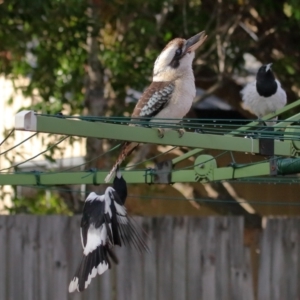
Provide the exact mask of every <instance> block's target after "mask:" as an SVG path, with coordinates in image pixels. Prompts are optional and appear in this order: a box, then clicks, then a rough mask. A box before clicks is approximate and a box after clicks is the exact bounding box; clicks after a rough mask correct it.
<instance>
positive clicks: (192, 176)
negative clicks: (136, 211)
mask: <svg viewBox="0 0 300 300" xmlns="http://www.w3.org/2000/svg"><path fill="white" fill-rule="evenodd" d="M298 105H300V100H298V101H297V102H294V103H292V104H290V105H288V106H286V107H285V108H283V109H281V110H279V111H277V112H276V113H275V114H269V115H268V116H266V117H265V118H263V120H267V119H270V118H273V117H274V116H277V115H279V114H281V113H283V112H285V111H287V110H290V109H293V108H295V107H297V106H298ZM299 119H300V114H297V115H295V116H293V117H291V118H289V119H287V120H286V121H289V122H281V123H279V124H277V125H275V127H276V128H277V129H280V128H281V127H287V126H288V125H290V124H291V122H294V121H297V120H299ZM286 124H287V125H286ZM257 125H258V122H251V123H249V124H248V125H247V126H244V127H240V128H238V129H237V130H235V131H231V132H230V133H228V134H226V135H216V134H202V133H194V132H186V133H185V134H184V135H183V136H182V137H179V134H178V132H177V131H175V130H166V131H165V135H164V137H163V138H160V137H159V136H158V131H157V129H155V128H145V127H140V126H126V125H119V124H112V123H105V122H92V121H86V120H74V119H65V118H61V117H55V116H43V115H36V131H37V132H45V133H53V134H60V135H70V136H81V137H95V138H101V139H104V138H106V139H114V140H120V141H133V142H139V143H150V144H161V145H172V146H182V147H189V148H193V149H192V150H190V151H189V152H187V153H185V154H183V155H181V156H180V157H177V158H175V159H173V160H172V163H173V165H175V164H177V163H179V162H181V161H183V160H185V159H188V158H189V157H191V156H196V155H197V154H199V153H201V152H203V151H204V150H205V149H216V150H223V151H224V150H228V151H240V152H246V153H254V154H258V153H259V140H258V139H251V138H244V137H243V136H242V137H241V136H235V135H241V132H242V131H245V130H249V129H251V127H252V126H257ZM285 133H286V134H289V135H291V136H293V135H294V136H299V137H300V133H299V129H298V128H296V127H288V128H287V130H286V132H285ZM298 146H299V147H298ZM298 149H299V151H298ZM299 152H300V142H298V141H296V140H292V141H290V140H285V141H280V140H274V154H275V155H276V156H298V155H299ZM210 158H212V157H211V156H207V155H200V156H198V157H197V158H196V160H195V163H194V169H190V170H187V169H178V170H176V169H174V170H173V171H172V174H171V178H172V179H171V181H172V182H174V183H176V182H183V183H193V182H199V181H200V182H209V181H219V180H230V179H239V178H248V177H258V176H268V175H270V163H269V162H268V161H263V162H261V163H259V164H249V165H234V166H229V167H222V168H218V167H217V164H216V161H215V160H214V159H210ZM277 169H278V172H279V173H280V174H290V173H292V174H294V173H297V172H300V158H299V159H298V158H286V159H278V160H277ZM106 175H107V171H97V172H52V173H51V172H49V173H37V172H35V173H16V174H3V173H2V174H0V185H46V186H47V185H59V184H61V185H63V184H103V183H104V178H105V176H106ZM123 176H124V178H125V180H126V181H127V182H128V183H129V184H130V183H138V184H141V183H149V184H150V183H151V182H152V175H151V172H149V171H146V170H130V171H124V172H123Z"/></svg>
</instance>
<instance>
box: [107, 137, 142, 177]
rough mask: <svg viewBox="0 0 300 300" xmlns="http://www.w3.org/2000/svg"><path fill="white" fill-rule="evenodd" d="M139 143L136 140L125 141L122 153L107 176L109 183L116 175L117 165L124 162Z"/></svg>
mask: <svg viewBox="0 0 300 300" xmlns="http://www.w3.org/2000/svg"><path fill="white" fill-rule="evenodd" d="M138 145H139V144H138V143H134V142H125V143H123V145H122V150H121V153H120V154H119V156H118V158H117V160H116V162H115V164H114V165H113V167H112V169H111V170H110V172H109V173H108V175H107V176H106V177H105V180H104V181H105V182H106V183H108V182H110V180H111V179H112V177H113V176H114V174H115V172H116V170H117V167H118V166H119V165H120V164H121V163H122V162H123V160H124V159H125V158H126V157H127V156H128V155H129V154H130V153H131V152H132V151H133V150H134V149H135V148H136V147H137V146H138Z"/></svg>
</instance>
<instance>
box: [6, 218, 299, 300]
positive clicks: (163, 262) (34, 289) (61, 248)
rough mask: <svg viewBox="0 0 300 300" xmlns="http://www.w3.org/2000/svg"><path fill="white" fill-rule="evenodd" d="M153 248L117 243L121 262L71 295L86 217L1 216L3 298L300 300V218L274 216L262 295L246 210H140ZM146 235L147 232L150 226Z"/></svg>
mask: <svg viewBox="0 0 300 300" xmlns="http://www.w3.org/2000/svg"><path fill="white" fill-rule="evenodd" d="M135 221H136V222H137V224H139V225H140V226H141V227H142V228H143V230H144V231H145V232H146V233H147V235H145V239H146V243H147V245H148V246H149V248H150V250H151V252H150V253H139V252H138V251H136V250H135V249H134V248H133V247H122V248H120V249H118V250H117V255H118V256H119V259H120V263H119V265H118V266H113V268H112V269H111V270H110V271H108V272H106V273H105V274H104V275H103V276H98V277H97V278H96V279H94V280H93V281H92V283H91V285H90V286H89V288H88V290H87V291H85V292H83V293H81V294H80V293H75V294H68V292H67V289H68V284H69V282H70V280H71V279H72V276H73V275H74V272H75V270H76V268H77V266H78V264H79V262H80V259H81V254H82V250H81V248H80V247H81V242H80V236H79V224H80V217H79V216H75V217H66V216H26V215H18V216H1V217H0V247H1V249H0V299H11V300H15V299H16V300H19V299H23V300H26V299H28V300H35V299H38V300H48V299H49V300H50V299H51V300H52V299H60V300H92V299H102V300H134V299H142V300H150V299H157V300H162V299H163V300H165V299H179V300H181V299H182V300H184V299H187V300H194V299H200V300H214V299H216V300H229V299H230V300H235V299H237V300H254V299H256V298H257V299H258V300H269V299H270V300H276V299H299V284H298V282H299V277H300V260H299V255H300V245H299V243H300V219H297V218H294V219H284V218H281V219H279V218H277V219H269V220H268V222H267V226H266V228H265V229H264V230H263V232H262V235H261V243H260V264H259V270H258V273H259V274H258V295H257V297H255V295H254V292H253V282H252V278H253V276H252V264H251V258H250V249H248V248H247V247H245V246H244V245H243V234H244V230H243V219H242V218H239V217H201V218H199V217H168V216H167V217H157V218H142V217H136V218H135ZM143 234H144V233H143Z"/></svg>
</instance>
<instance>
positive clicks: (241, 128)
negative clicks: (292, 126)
mask: <svg viewBox="0 0 300 300" xmlns="http://www.w3.org/2000/svg"><path fill="white" fill-rule="evenodd" d="M298 106H300V99H299V100H297V101H295V102H293V103H291V104H289V105H286V106H284V107H283V108H282V109H279V110H277V111H276V112H275V113H271V114H268V115H266V116H264V117H263V118H262V120H263V121H266V120H270V119H273V118H274V117H277V116H279V115H280V114H282V113H285V112H287V111H289V110H291V109H294V108H295V107H298ZM299 119H300V114H297V115H295V116H293V117H291V118H289V119H287V121H297V120H299ZM258 124H259V121H254V122H251V123H249V124H247V125H246V126H243V127H240V128H238V129H237V130H233V131H231V132H230V133H229V135H237V134H241V131H245V130H249V129H251V127H255V126H258ZM287 125H289V123H288V122H281V123H278V124H276V125H275V127H277V128H282V127H285V126H287Z"/></svg>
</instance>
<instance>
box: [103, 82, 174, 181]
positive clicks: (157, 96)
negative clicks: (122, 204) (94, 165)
mask: <svg viewBox="0 0 300 300" xmlns="http://www.w3.org/2000/svg"><path fill="white" fill-rule="evenodd" d="M174 87H175V83H174V82H172V81H166V82H164V81H162V82H156V81H153V82H152V83H151V85H150V86H149V87H148V88H147V89H146V90H145V92H144V93H143V95H142V96H141V98H140V100H139V101H138V103H137V104H136V106H135V109H134V111H133V113H132V115H131V116H132V117H133V118H137V119H138V118H139V117H141V118H151V117H154V116H155V115H157V114H158V113H159V112H160V111H161V110H162V109H163V108H164V107H166V106H167V105H168V102H169V101H170V99H171V97H172V93H173V92H174ZM147 120H148V121H149V119H147ZM138 145H139V144H138V143H132V142H125V143H123V145H122V150H121V152H120V154H119V156H118V158H117V160H116V162H115V164H114V166H113V167H112V169H111V171H110V173H109V174H108V175H107V176H106V178H105V182H109V181H110V180H111V178H112V176H113V174H114V173H115V171H116V168H117V166H118V165H120V164H121V163H122V161H123V160H124V159H125V158H126V157H127V156H128V155H129V154H130V153H131V152H132V151H133V150H134V149H135V148H136V147H137V146H138Z"/></svg>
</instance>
